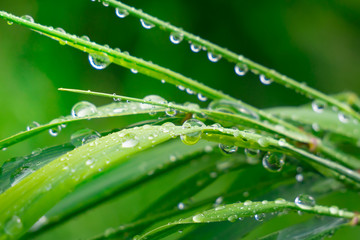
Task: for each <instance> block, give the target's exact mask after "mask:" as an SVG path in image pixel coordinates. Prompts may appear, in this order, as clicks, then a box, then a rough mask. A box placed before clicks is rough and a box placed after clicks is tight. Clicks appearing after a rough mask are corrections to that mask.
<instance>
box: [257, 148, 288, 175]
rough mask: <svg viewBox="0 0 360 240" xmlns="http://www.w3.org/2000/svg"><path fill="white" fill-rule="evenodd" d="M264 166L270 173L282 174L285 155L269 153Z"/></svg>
mask: <svg viewBox="0 0 360 240" xmlns="http://www.w3.org/2000/svg"><path fill="white" fill-rule="evenodd" d="M262 164H263V166H264V167H265V168H266V169H267V170H268V171H269V172H280V171H281V170H282V168H283V166H284V164H285V155H284V154H282V153H270V152H268V153H267V154H266V155H265V156H264V158H263V161H262Z"/></svg>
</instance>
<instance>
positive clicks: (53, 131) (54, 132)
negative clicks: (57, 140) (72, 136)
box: [49, 126, 61, 137]
mask: <svg viewBox="0 0 360 240" xmlns="http://www.w3.org/2000/svg"><path fill="white" fill-rule="evenodd" d="M60 131H61V127H60V126H57V127H54V128H50V129H49V134H50V135H51V136H52V137H56V136H57V135H59V132H60Z"/></svg>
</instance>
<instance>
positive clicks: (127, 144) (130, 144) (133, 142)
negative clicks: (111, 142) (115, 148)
mask: <svg viewBox="0 0 360 240" xmlns="http://www.w3.org/2000/svg"><path fill="white" fill-rule="evenodd" d="M138 143H139V141H138V140H136V139H135V138H132V139H128V140H126V141H125V142H123V143H122V144H121V146H122V147H123V148H133V147H135V146H136V145H138Z"/></svg>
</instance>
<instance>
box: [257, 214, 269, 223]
mask: <svg viewBox="0 0 360 240" xmlns="http://www.w3.org/2000/svg"><path fill="white" fill-rule="evenodd" d="M265 217H266V215H265V213H259V214H255V220H256V221H259V222H262V221H264V218H265Z"/></svg>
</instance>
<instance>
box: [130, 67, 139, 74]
mask: <svg viewBox="0 0 360 240" xmlns="http://www.w3.org/2000/svg"><path fill="white" fill-rule="evenodd" d="M130 72H132V73H133V74H137V73H138V72H139V71H138V70H136V69H135V68H131V69H130Z"/></svg>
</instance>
